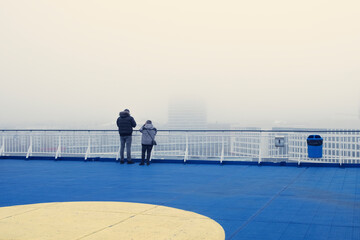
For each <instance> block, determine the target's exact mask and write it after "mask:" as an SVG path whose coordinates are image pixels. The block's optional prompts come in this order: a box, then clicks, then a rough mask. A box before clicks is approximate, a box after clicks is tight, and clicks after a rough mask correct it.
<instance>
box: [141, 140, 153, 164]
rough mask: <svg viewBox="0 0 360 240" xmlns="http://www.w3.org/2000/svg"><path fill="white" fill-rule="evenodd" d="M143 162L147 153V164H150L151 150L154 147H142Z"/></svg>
mask: <svg viewBox="0 0 360 240" xmlns="http://www.w3.org/2000/svg"><path fill="white" fill-rule="evenodd" d="M141 146H142V148H141V162H142V163H143V162H144V161H145V152H147V154H146V162H150V156H151V150H152V148H153V145H144V144H142V145H141Z"/></svg>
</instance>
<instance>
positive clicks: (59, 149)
mask: <svg viewBox="0 0 360 240" xmlns="http://www.w3.org/2000/svg"><path fill="white" fill-rule="evenodd" d="M58 157H61V135H60V136H59V146H58V149H57V151H56V154H55V159H57V158H58Z"/></svg>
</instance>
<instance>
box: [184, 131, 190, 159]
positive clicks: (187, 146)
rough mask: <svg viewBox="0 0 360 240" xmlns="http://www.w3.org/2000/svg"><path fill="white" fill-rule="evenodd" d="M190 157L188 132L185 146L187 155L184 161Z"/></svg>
mask: <svg viewBox="0 0 360 240" xmlns="http://www.w3.org/2000/svg"><path fill="white" fill-rule="evenodd" d="M188 158H189V134H188V133H186V148H185V155H184V163H185V162H186V161H187V160H188Z"/></svg>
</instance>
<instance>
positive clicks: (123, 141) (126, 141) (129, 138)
mask: <svg viewBox="0 0 360 240" xmlns="http://www.w3.org/2000/svg"><path fill="white" fill-rule="evenodd" d="M131 142H132V136H120V143H121V147H120V161H124V151H125V145H126V155H127V161H128V162H131Z"/></svg>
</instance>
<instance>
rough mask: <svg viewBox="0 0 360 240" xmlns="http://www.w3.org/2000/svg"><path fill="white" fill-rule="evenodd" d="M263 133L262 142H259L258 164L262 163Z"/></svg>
mask: <svg viewBox="0 0 360 240" xmlns="http://www.w3.org/2000/svg"><path fill="white" fill-rule="evenodd" d="M262 137H263V136H262V133H261V132H260V141H259V160H258V164H260V163H261V155H262V141H263V140H262Z"/></svg>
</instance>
